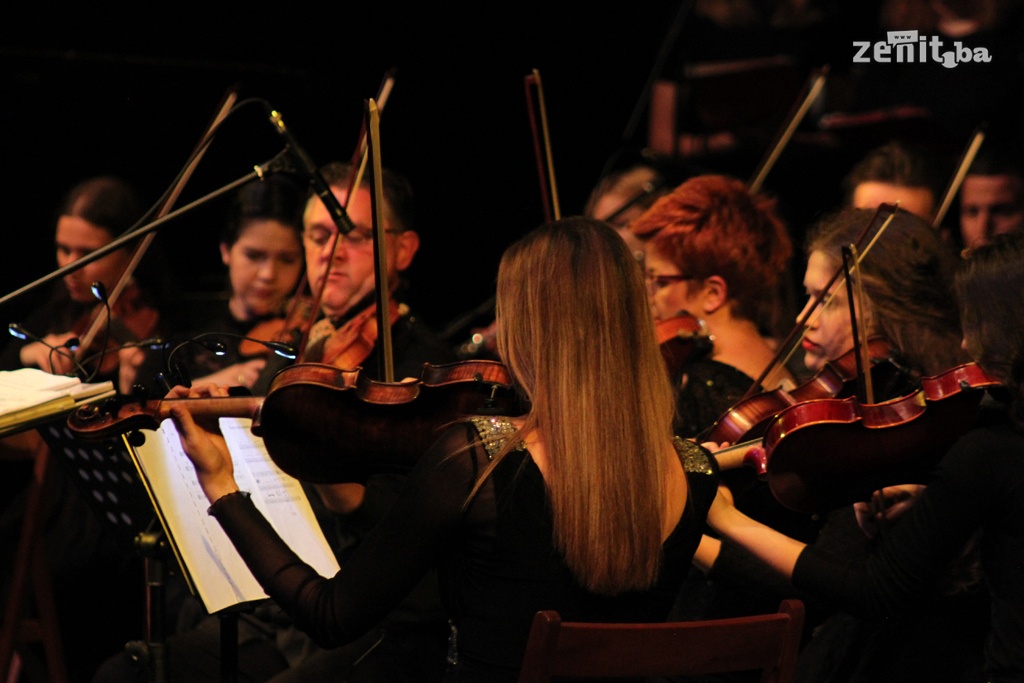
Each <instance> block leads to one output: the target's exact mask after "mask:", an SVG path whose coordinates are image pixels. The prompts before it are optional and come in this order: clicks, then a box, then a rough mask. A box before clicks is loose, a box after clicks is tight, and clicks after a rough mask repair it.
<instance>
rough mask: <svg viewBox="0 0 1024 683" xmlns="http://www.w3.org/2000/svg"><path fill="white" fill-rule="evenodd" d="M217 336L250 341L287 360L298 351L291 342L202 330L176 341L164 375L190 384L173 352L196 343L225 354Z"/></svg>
mask: <svg viewBox="0 0 1024 683" xmlns="http://www.w3.org/2000/svg"><path fill="white" fill-rule="evenodd" d="M211 337H212V339H211ZM217 337H231V338H234V339H239V340H245V341H251V342H254V343H256V344H259V345H260V346H263V347H265V348H267V349H270V350H271V351H273V352H274V353H275V354H277V355H278V356H281V357H282V358H287V359H288V360H295V359H296V358H297V357H298V355H299V353H298V351H297V350H296V349H295V347H294V346H292V345H291V344H285V343H284V342H276V341H265V340H263V339H254V338H252V337H246V336H244V335H241V334H233V333H231V332H203V333H202V334H197V335H196V336H194V337H191V338H189V339H186V340H185V341H183V342H180V343H178V344H177V345H176V346H175V347H174V348H173V349H171V352H170V353H169V354H167V362H166V364H165V366H166V373H165V374H166V376H167V377H168V378H169V379H170V380H171V381H174V382H175V383H177V384H181V385H182V386H191V385H192V382H191V380H190V379H189V375H188V370H187V369H186V368H185V367H184V365H183V364H182V363H181V362H180V361H177V362H176V361H175V358H174V356H175V354H177V353H178V351H179V350H180V349H181V348H183V347H185V346H188V345H189V344H198V345H199V346H202V347H203V348H204V349H206V350H207V351H210V352H211V353H213V354H214V355H216V356H224V355H225V354H227V347H226V346H225V345H224V342H223V341H221V340H220V339H217ZM162 374H163V373H162ZM167 388H168V389H169V388H170V386H168V387H167Z"/></svg>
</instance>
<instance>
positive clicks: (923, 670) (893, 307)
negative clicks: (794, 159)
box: [696, 209, 985, 682]
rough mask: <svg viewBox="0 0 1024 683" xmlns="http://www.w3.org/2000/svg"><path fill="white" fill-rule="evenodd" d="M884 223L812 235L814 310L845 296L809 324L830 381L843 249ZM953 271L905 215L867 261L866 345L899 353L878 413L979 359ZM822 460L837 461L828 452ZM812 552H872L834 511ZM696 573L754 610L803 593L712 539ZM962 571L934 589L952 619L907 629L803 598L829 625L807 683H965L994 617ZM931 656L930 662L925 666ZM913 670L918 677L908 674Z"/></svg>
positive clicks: (905, 624) (940, 612)
mask: <svg viewBox="0 0 1024 683" xmlns="http://www.w3.org/2000/svg"><path fill="white" fill-rule="evenodd" d="M873 216H874V212H872V211H870V210H866V209H847V210H844V211H841V212H839V213H837V214H834V215H832V216H830V217H828V218H826V219H825V220H824V221H822V223H821V224H819V225H818V226H817V228H816V229H815V230H814V231H812V233H811V235H810V236H809V240H808V245H807V253H808V261H807V271H806V274H805V276H804V285H805V288H806V289H807V293H808V295H809V296H810V297H811V298H812V300H813V299H814V298H816V297H817V295H819V294H825V295H829V294H833V293H834V296H832V297H831V298H829V297H828V296H826V297H825V298H824V301H827V303H823V304H822V306H821V307H820V309H819V310H818V311H817V312H816V313H813V314H812V315H811V316H810V317H808V318H807V322H806V334H805V336H804V340H803V344H802V346H803V351H804V363H805V364H806V365H807V367H808V368H809V369H812V370H820V369H821V368H822V367H824V365H825V363H826V362H828V361H832V360H835V359H836V358H838V357H839V356H841V355H843V354H844V353H846V352H848V351H849V350H850V349H851V348H852V347H853V344H854V338H853V325H852V322H851V317H850V306H849V303H848V299H847V290H846V287H845V284H843V283H842V282H841V281H840V282H836V283H834V284H833V286H832V290H831V291H830V292H823V291H822V289H823V288H824V287H826V286H828V282H829V280H830V279H831V278H832V276H833V274H834V273H835V272H836V270H837V269H838V268H840V267H841V265H842V255H841V250H842V248H843V247H844V246H847V245H849V244H852V243H855V242H856V241H857V238H858V236H859V235H860V234H861V232H863V230H864V228H865V227H866V226H868V225H869V224H870V223H871V222H872V218H873ZM879 225H880V224H878V223H876V224H875V225H874V230H873V231H871V232H870V233H869V234H868V235H866V236H865V239H864V240H863V241H862V247H863V245H866V244H868V243H869V242H870V241H871V240H872V239H873V238H874V236H875V234H876V232H875V231H877V229H878V227H879ZM954 263H955V260H954V257H953V255H952V253H951V252H949V251H948V249H947V248H946V246H945V245H944V244H943V243H942V241H941V240H940V238H939V237H938V235H937V233H936V232H935V231H934V230H933V229H932V228H931V227H930V226H929V225H928V224H927V223H925V222H924V221H923V220H921V219H918V218H917V217H915V216H913V215H911V214H908V213H906V212H901V211H897V212H896V214H895V216H894V217H893V219H892V221H891V223H890V224H889V225H888V227H887V228H886V229H885V232H884V233H883V234H882V235H881V236H880V237H879V238H878V240H877V241H876V242H874V244H873V245H872V246H871V248H870V250H868V251H867V253H866V254H865V255H864V257H863V259H862V261H861V264H860V285H861V288H862V289H863V294H864V300H865V304H866V305H865V308H864V309H860V308H859V307H858V321H857V322H858V324H860V325H863V326H864V329H865V331H866V333H867V335H869V336H879V337H882V338H884V339H885V340H886V341H888V342H889V344H890V349H891V352H892V361H891V362H889V363H887V364H888V365H889V366H890V371H889V372H885V373H876V374H875V376H876V377H883V378H884V379H883V381H882V382H880V383H876V386H875V395H874V401H875V402H880V401H884V400H887V399H892V398H897V397H900V396H903V395H905V394H908V393H910V392H911V391H912V390H914V389H916V388H917V383H918V380H919V379H920V378H921V377H923V376H929V375H937V374H940V373H941V372H943V371H944V370H947V369H949V368H951V367H954V366H956V365H959V364H961V363H963V362H966V361H967V360H968V358H967V356H966V354H964V352H963V350H962V349H961V348H960V343H959V339H960V336H959V334H958V326H959V323H958V316H957V310H956V305H955V301H954V298H953V293H952V286H951V281H952V271H953V267H954ZM805 312H806V311H805ZM801 317H803V316H801ZM839 446H841V444H837V448H838V447H839ZM816 455H819V454H816ZM820 457H823V458H827V457H829V454H828V453H827V452H823V453H820ZM925 475H926V473H922V476H925ZM822 512H826V511H822ZM802 541H803V542H807V541H808V539H802ZM813 542H814V544H815V546H816V547H818V548H819V549H821V550H822V552H829V553H832V554H834V555H836V556H839V557H843V558H846V559H847V560H849V561H857V560H860V559H862V558H863V557H865V556H866V555H868V554H869V553H870V551H871V547H870V542H869V541H868V539H866V538H865V537H864V535H863V534H862V533H861V532H860V531H859V529H858V528H857V525H856V521H855V516H854V511H853V508H852V507H850V506H847V507H844V508H841V509H838V510H833V511H829V512H828V514H827V518H826V521H825V523H824V525H823V527H822V528H821V531H820V533H819V535H818V536H817V538H816V539H814V541H813ZM961 549H963V548H961ZM696 563H697V564H698V566H700V567H701V568H702V569H704V570H705V571H706V572H707V575H708V578H709V579H710V580H713V581H714V582H715V583H716V585H718V586H719V587H720V588H722V589H723V590H725V588H724V587H725V586H731V587H733V588H734V589H735V590H736V591H737V592H738V593H739V594H741V595H746V596H748V598H749V599H750V600H758V599H760V600H764V601H766V602H752V603H751V605H758V607H757V609H763V608H764V605H765V604H767V603H771V602H772V601H774V602H776V603H777V602H778V598H779V596H780V595H793V594H794V592H793V591H794V590H795V589H794V588H793V587H792V586H790V585H789V584H788V582H786V581H782V580H780V579H779V577H778V576H777V575H775V574H774V573H772V572H770V571H769V570H768V568H767V567H766V566H765V565H764V564H762V563H761V562H759V561H758V560H757V559H756V558H754V557H752V556H751V555H749V554H748V553H746V552H745V551H744V550H743V548H742V547H740V546H737V545H735V544H733V543H731V542H729V541H728V540H726V541H721V542H720V541H718V540H716V539H713V538H711V537H706V538H705V540H704V541H703V542H702V543H701V548H700V550H699V551H698V555H697V559H696ZM969 564H970V563H969V561H967V562H965V565H969ZM958 570H959V568H956V569H955V568H952V567H951V568H948V569H947V571H946V572H945V573H944V574H943V578H944V579H945V585H943V586H941V587H938V588H936V589H935V595H936V601H937V602H936V603H935V604H936V605H940V606H941V608H935V609H932V610H929V611H927V612H926V613H924V614H921V615H916V616H913V617H906V618H902V619H896V620H893V619H890V620H883V621H875V620H861V619H858V618H854V617H851V616H850V615H849V614H846V613H833V612H834V610H833V607H832V606H831V605H830V604H828V603H824V602H822V601H816V600H813V599H811V598H810V596H807V595H802V594H798V595H800V597H803V598H804V599H805V601H806V602H807V604H808V607H809V610H810V611H809V613H810V616H811V619H810V622H811V623H812V624H813V623H817V622H822V621H824V623H823V624H822V625H820V626H819V627H818V629H817V633H816V637H815V638H813V639H812V640H811V641H810V643H809V644H808V645H807V647H805V649H804V652H803V653H802V655H801V661H800V668H799V673H798V678H799V680H801V681H815V682H822V681H852V680H856V681H873V680H892V679H894V678H899V679H901V680H920V681H925V680H928V681H934V680H962V678H961V677H962V676H964V675H965V674H964V672H965V670H966V669H968V668H969V667H971V666H973V665H974V664H976V660H977V658H976V657H974V656H972V655H973V653H974V652H975V651H976V648H975V647H974V645H976V643H977V641H978V638H979V637H980V635H979V634H980V632H981V631H980V629H979V625H978V624H979V621H981V622H983V621H984V609H985V606H984V604H983V603H984V600H983V596H981V595H980V592H979V590H978V586H977V585H975V584H971V582H970V581H969V580H963V581H961V580H960V578H959V577H957V578H954V575H955V574H956V571H958ZM944 593H950V594H954V593H955V594H956V595H955V596H952V595H944ZM769 609H770V608H769ZM826 617H827V618H826ZM923 652H928V653H929V656H928V657H924V656H922V653H923ZM915 660H922V661H920V662H917V661H915ZM909 662H914V666H913V667H909V668H908V666H907V665H908V663H909Z"/></svg>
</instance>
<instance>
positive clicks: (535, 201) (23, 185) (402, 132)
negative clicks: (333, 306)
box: [0, 0, 967, 328]
mask: <svg viewBox="0 0 1024 683" xmlns="http://www.w3.org/2000/svg"><path fill="white" fill-rule="evenodd" d="M435 4H437V5H440V3H430V5H435ZM821 4H822V5H823V6H826V8H827V9H828V11H829V13H830V14H829V16H830V21H829V30H827V31H821V30H817V29H815V30H813V31H809V32H806V33H804V34H802V35H796V36H785V35H782V36H772V37H771V40H776V41H778V42H779V44H778V45H771V44H769V40H768V39H766V38H765V36H764V34H762V33H757V34H753V35H751V36H750V37H749V38H747V37H740V39H739V40H734V41H732V42H731V43H729V45H728V50H731V53H729V52H728V51H727V50H725V48H724V46H725V43H724V42H719V41H718V38H717V36H716V34H714V33H713V32H708V31H707V30H706V29H705V28H704V27H701V26H700V24H699V23H698V22H697V21H695V20H693V19H692V17H690V18H688V19H687V21H686V22H685V23H684V27H685V30H684V31H683V33H682V34H681V35H680V37H678V38H677V39H676V41H674V52H675V53H676V54H675V55H674V56H673V58H672V59H671V60H669V63H668V67H667V69H669V70H670V69H671V68H673V65H677V64H678V62H679V61H680V59H679V56H678V54H679V53H685V52H686V51H687V50H689V49H695V50H698V51H700V52H702V53H703V55H702V56H703V57H705V58H711V59H714V58H728V57H737V56H740V57H742V56H744V55H743V54H742V53H743V52H744V51H745V50H746V51H749V52H751V53H754V54H756V53H758V52H760V53H767V54H773V53H775V52H777V51H778V50H780V49H781V50H788V51H790V52H792V53H793V54H795V55H796V56H797V58H798V59H799V60H801V63H802V64H803V65H804V66H806V67H807V69H809V68H810V67H812V66H818V65H820V64H821V63H823V61H825V60H827V61H831V62H832V64H833V70H834V73H836V74H837V75H838V74H840V73H841V72H842V71H843V70H844V69H849V66H850V58H851V56H852V48H851V47H850V46H851V43H850V40H851V39H854V38H861V39H868V38H872V37H873V34H872V31H873V23H872V22H873V18H874V16H876V13H877V4H878V3H877V2H865V3H843V2H839V1H838V0H837V1H836V2H822V3H821ZM208 5H209V6H207V7H205V8H204V9H202V10H199V9H195V10H193V9H188V10H186V9H185V7H184V5H183V4H179V3H175V4H169V3H168V4H160V3H146V4H139V3H136V4H132V5H128V4H119V3H113V4H110V3H105V4H104V8H103V9H102V10H97V9H95V8H84V7H76V8H71V9H68V8H57V7H54V6H52V5H50V4H45V5H44V4H42V3H40V4H38V5H32V6H26V5H24V4H23V5H20V6H19V16H18V17H12V16H7V17H5V18H4V20H3V22H0V60H2V61H0V64H2V68H0V97H2V99H0V125H2V127H3V140H4V142H3V145H2V147H0V149H2V157H0V160H2V164H3V168H4V171H3V176H2V178H3V179H2V182H0V211H2V213H0V216H2V220H3V226H2V228H0V230H2V233H0V234H2V235H3V237H4V242H3V244H4V248H3V249H0V292H5V293H6V292H11V291H13V290H15V289H17V288H19V287H21V286H23V285H25V284H27V283H29V282H31V281H33V280H34V279H36V278H38V277H41V276H43V275H45V274H46V273H48V272H50V271H51V270H52V269H53V267H54V253H53V246H52V245H53V228H54V224H55V216H54V211H55V207H56V206H57V204H58V202H59V201H60V199H61V197H62V196H63V195H64V193H66V192H67V190H68V189H70V188H71V187H72V186H73V185H74V184H76V183H77V182H79V181H81V180H83V179H85V178H88V177H91V176H94V175H98V174H115V175H120V176H123V177H125V178H126V179H128V180H129V181H130V182H131V183H133V184H134V185H135V187H136V188H137V189H138V190H139V191H140V192H141V193H142V195H143V197H144V199H145V200H146V201H147V202H155V201H156V199H157V198H158V197H159V196H160V195H161V194H162V193H163V192H164V190H165V189H166V188H167V187H168V186H170V184H171V183H172V181H173V179H174V178H175V176H176V174H177V173H178V171H179V170H180V168H181V166H182V165H183V164H184V162H185V160H186V158H187V157H188V155H189V153H190V152H191V150H192V149H193V147H194V146H195V145H196V143H197V141H198V139H199V136H200V135H201V133H202V132H203V130H204V129H205V128H206V126H207V124H208V123H209V121H210V119H211V117H212V116H213V114H214V111H215V109H216V107H217V105H218V103H219V102H220V100H221V98H222V97H223V95H224V94H225V92H226V90H227V89H228V87H229V86H232V85H237V86H238V88H239V91H240V97H241V98H242V99H244V98H262V99H264V100H266V101H268V102H269V103H270V104H271V105H272V106H273V107H275V108H277V109H278V110H279V111H281V112H282V114H283V115H284V118H285V121H286V123H287V124H288V126H289V128H290V129H291V130H292V131H293V133H294V134H295V136H296V138H297V139H298V140H299V141H300V142H301V143H302V145H303V146H304V147H305V148H306V150H307V151H308V153H309V154H310V156H312V158H313V159H314V160H315V161H316V162H317V163H320V164H322V163H325V162H327V161H330V160H336V159H338V160H347V159H349V158H350V157H351V155H352V151H353V148H354V146H355V143H356V140H357V137H358V133H359V129H360V123H361V117H362V115H363V103H364V100H365V98H368V97H372V96H374V95H375V93H376V91H377V89H378V87H379V85H380V82H381V79H382V77H383V75H384V74H385V72H386V71H387V70H388V69H390V68H396V69H397V77H396V84H395V88H394V91H393V93H392V96H391V99H390V100H389V102H388V103H387V107H386V111H385V112H384V114H383V117H382V125H381V136H382V141H381V147H382V152H383V159H384V163H385V165H387V166H390V167H391V168H393V169H395V170H397V171H399V172H400V173H402V174H404V175H405V176H406V177H408V178H409V180H410V181H411V182H412V185H413V187H414V188H415V191H416V195H417V215H418V220H417V226H416V228H417V230H418V231H419V232H420V233H421V235H422V238H423V240H422V243H423V246H422V248H421V251H420V253H419V255H418V256H417V259H416V262H415V263H414V265H413V269H412V271H411V277H412V282H413V296H412V303H413V306H414V309H415V310H418V311H419V312H420V314H421V316H422V317H424V318H425V319H426V320H427V322H428V323H430V324H431V325H432V326H434V327H436V328H443V327H445V326H446V325H447V324H448V323H449V322H450V321H452V320H453V319H455V318H457V317H459V316H460V315H461V314H462V313H464V312H466V311H468V310H470V309H472V308H474V307H476V306H477V305H478V304H480V303H481V302H483V301H485V300H487V299H488V298H489V297H490V296H491V295H492V294H493V286H494V277H495V271H496V266H497V263H498V259H499V258H500V255H501V253H502V251H503V250H504V248H505V247H506V246H508V245H509V244H510V243H511V242H512V241H514V240H515V239H517V238H518V237H519V236H521V235H522V234H524V233H525V232H526V231H528V230H529V229H531V228H533V227H535V226H536V225H538V224H540V223H541V222H542V221H543V216H544V214H543V208H542V205H541V200H540V194H539V190H538V178H537V170H536V165H535V160H534V152H533V141H532V138H531V134H530V127H529V120H528V115H527V107H526V103H525V97H524V86H523V79H524V77H525V76H526V75H527V74H529V73H530V72H531V70H532V69H534V68H536V69H539V70H540V73H541V75H542V78H543V84H544V91H545V96H546V100H547V109H548V116H549V120H550V127H551V141H552V148H553V154H554V166H555V170H556V178H557V183H558V190H559V196H560V200H561V207H562V213H563V215H569V214H575V213H579V212H581V210H582V207H583V205H584V202H585V201H586V198H587V195H588V194H589V192H590V190H591V188H592V187H593V186H594V184H595V183H596V182H597V181H598V179H599V177H600V175H601V172H602V169H603V168H604V167H605V166H606V164H607V162H608V161H609V159H610V158H612V157H613V155H615V154H616V152H617V150H619V149H620V148H622V147H623V146H624V145H626V146H630V147H633V148H636V147H641V146H643V145H644V143H645V141H646V117H644V118H642V119H641V125H640V126H639V127H638V128H637V129H636V131H635V133H634V134H633V135H632V136H631V137H628V139H627V138H624V132H625V130H626V128H627V125H628V123H629V121H630V117H631V115H632V114H633V112H634V110H635V108H636V107H637V106H638V102H640V101H641V100H642V98H643V96H644V86H645V84H646V82H647V80H648V78H649V76H650V74H651V72H652V70H653V68H654V66H655V64H656V62H657V61H658V55H659V51H660V49H661V48H662V44H663V43H664V42H666V36H667V34H668V32H669V29H670V26H671V25H672V22H673V20H675V19H676V16H677V14H678V13H679V11H680V7H681V6H682V3H680V2H668V1H665V0H653V1H651V2H645V3H616V4H614V5H602V6H600V8H598V6H597V5H593V4H587V5H582V4H581V5H576V4H568V3H550V2H549V3H542V2H532V1H531V2H519V3H474V4H472V5H468V4H467V5H464V6H459V7H455V6H453V5H452V4H445V5H443V6H441V7H434V6H428V3H418V4H415V5H409V6H406V5H405V4H402V3H395V2H379V3H374V4H372V5H371V4H369V3H367V4H353V3H331V4H328V3H278V4H269V3H248V4H246V5H245V6H244V7H238V6H232V5H226V6H225V5H223V4H216V5H214V4H213V3H208ZM511 5H514V7H513V6H511ZM143 12H145V16H144V15H143V14H142V13H143ZM958 73H964V74H965V73H966V70H963V69H961V70H960V72H958ZM942 76H943V77H945V75H944V74H943V75H942ZM928 89H929V90H933V91H936V92H939V91H941V88H938V87H936V88H930V87H929V88H928ZM962 99H966V98H962ZM792 103H793V102H792V96H791V94H787V95H786V97H785V98H780V101H779V102H778V103H766V102H763V101H758V102H752V103H751V106H760V107H767V108H768V109H769V110H770V112H771V115H772V116H774V117H775V118H781V117H782V116H783V115H784V114H785V112H786V111H787V110H788V109H789V107H790V106H791V105H792ZM775 130H776V129H775V127H774V126H772V127H771V129H770V132H771V135H767V136H765V135H764V134H765V131H764V130H762V131H761V135H762V138H763V139H757V140H755V142H754V144H753V146H752V149H753V150H754V151H753V153H752V154H750V155H749V156H748V157H746V158H741V159H739V161H738V162H737V164H736V165H735V166H734V167H733V168H730V169H727V170H729V171H733V172H734V173H735V174H736V175H738V176H739V177H741V178H747V177H749V174H750V173H752V171H753V170H754V168H755V166H756V163H757V161H758V160H759V158H760V156H761V155H762V154H763V153H764V152H765V151H767V148H768V147H769V146H770V144H769V143H770V142H771V139H770V138H771V137H773V135H774V132H775ZM959 139H960V138H959V135H958V137H957V144H960V143H959ZM962 139H963V140H964V142H966V139H967V138H966V136H964V137H963V138H962ZM878 141H879V142H880V141H881V140H878ZM866 144H867V143H866V142H865V143H864V144H863V145H855V146H854V148H853V149H852V152H851V150H850V149H847V150H845V153H846V154H847V156H845V157H844V156H842V155H839V154H835V153H830V152H826V153H824V154H821V153H820V150H818V151H816V152H815V153H814V154H812V155H810V156H808V155H803V156H801V152H800V151H799V146H798V145H794V149H793V150H792V151H787V152H786V154H785V155H784V157H783V159H781V160H780V162H779V167H778V171H773V175H772V176H770V180H769V181H768V182H767V184H766V189H767V190H768V191H769V192H773V193H776V194H778V195H781V197H782V199H781V205H782V209H783V212H784V214H785V213H788V214H789V215H788V216H787V217H788V218H790V219H792V223H793V224H799V223H800V222H801V221H803V220H806V219H807V218H808V217H809V216H810V214H811V213H812V211H810V210H808V209H806V208H803V209H801V208H799V207H796V206H794V200H793V199H792V198H793V197H794V196H797V195H802V198H801V199H800V200H797V201H802V202H805V203H806V204H807V206H813V207H814V209H813V211H818V210H821V209H823V208H829V207H831V206H834V205H835V202H837V201H838V200H839V194H838V193H839V190H838V184H837V180H838V177H839V176H840V174H841V172H842V171H843V170H846V168H847V163H848V161H851V160H852V159H854V158H855V155H856V154H859V153H862V152H863V151H865V150H866V149H867V147H866ZM282 146H283V144H282V140H281V138H279V137H278V136H277V135H276V134H275V133H274V131H273V129H272V127H271V125H270V124H269V122H268V121H267V119H266V117H265V115H264V114H263V110H262V108H260V107H255V106H253V107H246V108H243V109H242V110H241V111H240V112H239V113H237V114H236V115H234V116H232V117H231V118H230V119H229V120H228V121H227V122H226V124H225V125H223V126H222V128H221V131H220V133H219V134H218V136H217V139H216V140H215V141H214V144H213V146H212V147H211V149H210V150H209V151H208V153H207V155H206V157H205V158H204V160H203V162H202V164H201V166H200V167H199V170H198V171H197V173H196V174H195V175H194V177H193V180H192V181H191V182H190V184H189V185H188V187H187V188H186V190H185V193H184V195H183V196H182V198H181V200H180V201H179V203H178V206H181V205H183V204H184V203H185V202H188V201H191V200H193V199H196V198H198V197H200V196H203V195H205V194H207V193H209V192H211V191H213V190H216V189H218V188H220V187H222V186H223V185H225V184H227V183H229V182H232V181H234V180H236V179H238V178H240V177H241V176H244V175H245V174H247V173H249V172H250V171H251V170H252V167H253V166H254V165H255V164H260V163H263V162H266V161H267V160H269V159H270V158H271V157H273V156H274V155H275V154H277V153H278V151H280V150H281V148H282ZM734 161H735V160H734ZM947 172H948V171H945V172H944V174H943V175H945V173H947ZM224 211H225V206H224V202H223V201H220V202H213V203H211V204H210V205H208V206H205V207H203V208H201V209H198V210H196V211H194V212H192V213H190V214H189V215H188V216H186V217H183V218H181V219H179V220H177V221H175V222H173V223H171V224H169V225H168V226H167V227H165V228H163V229H162V230H161V232H160V235H159V237H158V240H157V243H156V246H155V247H154V252H155V253H156V254H157V255H158V256H159V259H160V261H161V264H160V265H162V266H163V268H164V277H165V280H166V282H167V284H168V286H169V289H170V291H171V292H172V293H173V295H174V297H175V301H176V302H177V303H179V304H180V303H182V302H187V301H190V300H191V298H192V297H193V295H205V294H208V293H211V292H217V291H219V290H220V289H221V288H222V286H223V267H222V266H221V264H220V261H219V256H218V252H217V246H216V245H217V237H218V234H219V231H220V228H221V225H222V222H223V216H224ZM801 211H803V214H801ZM38 296H39V295H38V293H35V292H33V293H29V294H26V295H23V296H19V297H17V298H15V299H13V300H9V301H7V302H6V303H4V304H0V322H11V321H17V320H20V319H21V318H22V317H23V316H24V315H25V312H26V311H27V310H30V308H31V307H32V306H33V305H36V303H37V301H38Z"/></svg>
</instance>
